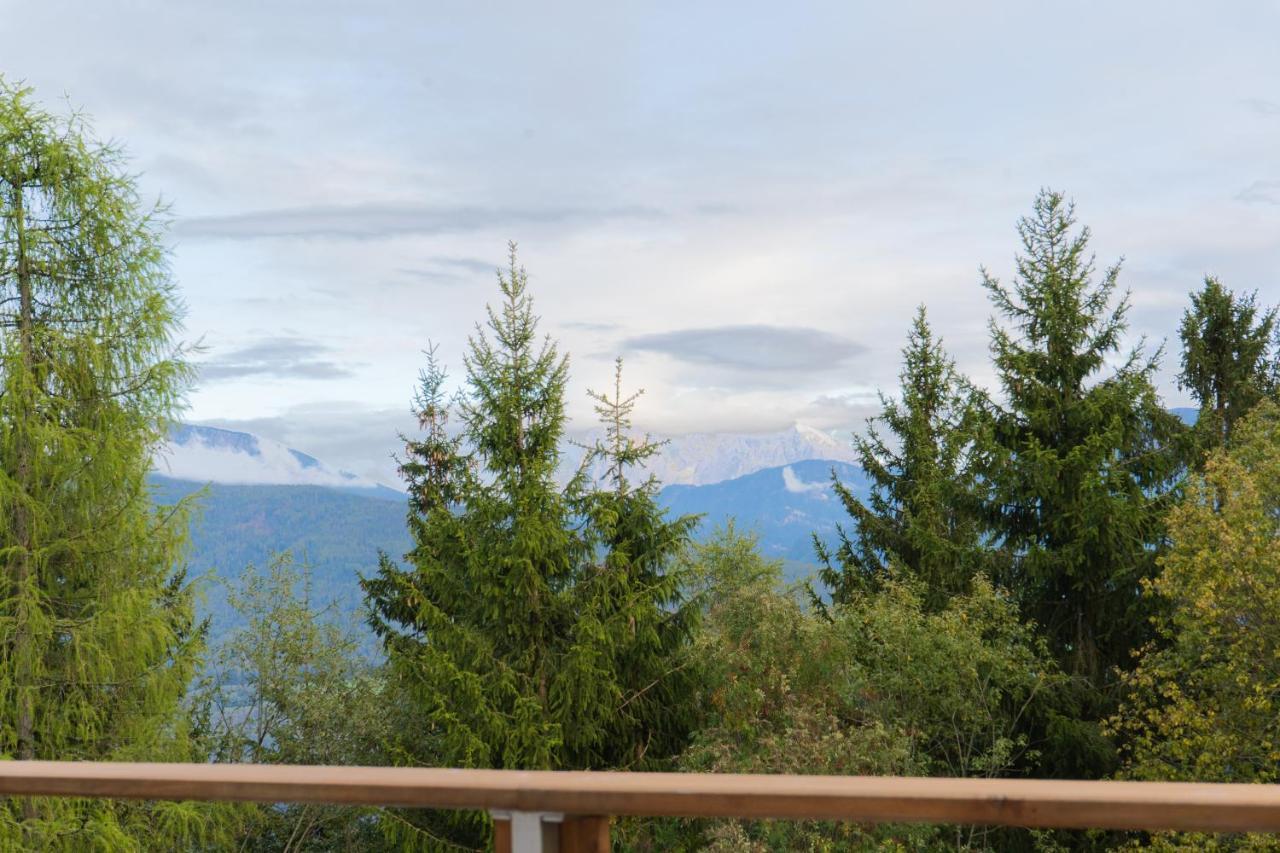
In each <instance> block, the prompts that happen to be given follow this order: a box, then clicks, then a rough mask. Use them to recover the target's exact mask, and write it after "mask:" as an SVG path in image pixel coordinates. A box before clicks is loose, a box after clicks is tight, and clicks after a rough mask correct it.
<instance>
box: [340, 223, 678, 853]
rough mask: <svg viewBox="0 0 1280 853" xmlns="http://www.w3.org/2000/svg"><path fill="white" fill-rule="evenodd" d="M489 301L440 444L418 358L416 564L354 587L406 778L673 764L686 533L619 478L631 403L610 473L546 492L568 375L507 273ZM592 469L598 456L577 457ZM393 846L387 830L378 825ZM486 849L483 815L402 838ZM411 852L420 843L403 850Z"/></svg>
mask: <svg viewBox="0 0 1280 853" xmlns="http://www.w3.org/2000/svg"><path fill="white" fill-rule="evenodd" d="M499 284H500V287H501V291H502V295H503V302H502V304H501V305H500V306H499V307H498V308H497V309H492V308H491V309H490V310H489V316H488V325H487V329H480V328H477V331H476V333H475V334H474V335H473V336H472V337H471V339H470V342H469V353H468V355H467V358H466V362H465V364H466V386H465V389H464V391H463V392H462V393H461V394H460V395H459V396H458V398H457V399H456V409H457V411H459V412H460V414H461V422H462V428H461V432H460V434H458V435H454V434H451V432H450V430H449V429H448V427H447V419H448V416H449V413H450V410H451V408H455V406H454V405H451V403H450V400H449V398H448V396H447V395H446V392H445V384H446V381H447V378H446V375H445V373H444V371H443V369H442V368H441V367H440V366H439V364H438V363H437V362H436V360H435V358H434V354H429V357H428V364H427V369H426V370H425V372H424V373H423V376H422V387H421V392H420V394H419V397H418V401H417V406H418V410H419V419H420V422H421V424H422V427H423V434H422V435H421V436H420V437H419V438H415V439H412V440H410V441H408V442H407V445H406V458H405V460H404V462H403V463H402V466H401V470H402V472H403V474H404V476H405V477H406V478H407V480H408V484H409V493H410V502H411V509H410V517H409V524H410V529H411V532H412V534H413V537H414V540H415V547H414V549H413V551H411V552H410V553H409V554H408V555H407V559H408V560H409V561H410V563H411V566H410V567H409V568H402V567H400V566H398V565H396V564H395V563H394V562H393V561H392V560H390V559H389V558H387V557H385V556H384V557H383V558H382V560H381V564H380V567H379V570H378V574H377V575H376V576H375V577H373V578H369V579H366V580H365V581H363V586H364V589H365V592H366V594H367V596H368V598H369V602H370V604H371V610H372V616H371V622H372V625H373V628H374V630H375V631H376V632H377V633H378V635H379V636H380V637H382V639H383V641H384V644H385V647H386V650H387V653H388V659H389V664H390V668H391V671H392V673H393V675H394V677H396V678H397V679H398V682H399V686H400V687H401V688H402V689H403V690H404V692H405V694H406V695H407V696H409V697H410V700H411V701H412V702H413V703H414V704H415V705H416V706H417V708H418V709H419V713H418V715H417V718H418V719H419V720H420V727H419V728H418V729H416V730H411V731H409V730H407V731H405V732H403V737H402V739H401V740H400V742H399V744H398V748H397V751H396V753H395V754H396V757H397V759H398V760H399V761H401V762H402V763H409V764H413V763H430V764H445V765H450V766H461V767H493V768H522V769H553V768H578V769H584V768H602V767H618V766H624V767H629V766H645V765H646V764H647V763H648V762H650V761H651V760H653V759H655V758H661V757H663V753H664V752H665V753H669V752H672V751H674V750H675V749H676V748H678V746H679V744H680V742H681V740H682V735H683V732H682V731H681V730H680V726H681V720H680V714H679V711H678V709H677V708H674V707H672V703H673V702H675V701H676V700H677V699H678V698H679V697H678V696H677V695H676V693H677V692H678V691H677V690H676V689H675V688H673V687H672V686H671V683H670V679H675V678H678V677H679V676H680V674H681V672H682V670H681V667H680V661H679V659H678V657H677V653H678V652H679V650H680V649H681V648H682V646H683V642H684V641H683V640H682V633H683V631H684V627H685V626H684V624H683V619H684V616H683V614H684V612H685V611H684V608H682V607H680V606H679V602H678V600H677V598H676V589H675V587H674V585H673V582H672V580H671V579H670V578H668V577H667V576H666V573H665V570H666V568H667V565H668V563H669V562H670V558H671V557H673V556H674V554H675V553H676V551H678V549H679V547H680V546H681V545H682V544H683V541H684V540H685V539H687V536H688V531H689V527H690V524H691V521H689V520H678V521H676V522H667V521H665V520H664V519H663V518H662V516H661V513H660V512H658V511H657V508H656V504H655V502H654V501H653V490H654V488H655V487H654V486H653V485H652V484H650V485H646V486H642V487H639V488H634V487H632V486H631V485H630V484H629V483H628V482H627V480H626V478H625V470H626V469H627V468H628V467H629V466H631V465H633V464H635V463H637V462H639V461H642V460H643V459H644V458H645V457H646V456H647V455H649V454H650V453H651V452H652V446H648V447H646V445H644V444H643V443H641V444H638V445H637V444H635V443H633V442H632V441H631V440H630V439H629V438H628V437H627V436H626V435H625V429H626V426H627V413H628V412H629V407H630V405H631V403H632V402H633V400H628V399H625V398H622V397H621V396H620V395H618V396H615V398H612V399H610V398H604V399H603V401H601V400H600V398H597V399H598V402H601V404H602V407H603V408H605V409H606V411H607V412H609V413H610V415H611V418H612V426H611V432H610V433H609V435H608V440H607V442H606V443H605V444H604V446H603V447H602V448H601V449H600V454H599V455H603V457H604V459H605V461H606V463H607V467H608V468H609V469H610V471H611V472H612V477H611V479H610V482H609V489H608V492H607V494H595V495H593V494H592V493H591V489H590V487H589V486H590V484H589V482H588V477H587V475H586V472H585V469H584V470H582V471H580V472H579V473H578V474H577V475H576V476H574V477H573V478H572V479H571V480H570V482H569V483H568V484H567V485H566V486H560V485H558V484H557V482H556V479H555V475H556V470H557V467H558V464H559V462H560V444H561V441H562V439H563V434H564V423H565V413H564V389H565V382H566V377H567V372H568V364H567V360H566V359H565V358H564V357H562V356H561V355H560V354H559V353H558V351H557V349H556V346H555V345H554V343H553V342H551V341H550V339H542V338H539V336H538V334H537V324H538V318H537V317H536V316H535V315H534V313H533V305H532V301H531V299H530V296H529V294H528V291H527V279H526V276H525V272H524V270H523V269H522V268H520V267H519V266H518V265H517V263H516V257H515V248H514V246H512V249H511V258H510V266H509V269H508V271H507V273H506V274H505V275H500V276H499ZM593 455H596V454H593ZM393 829H394V827H393ZM415 831H416V832H424V833H429V834H430V837H434V838H446V839H449V840H450V841H453V842H459V843H466V844H473V845H474V844H478V843H482V842H483V841H484V839H485V837H486V833H487V818H485V817H484V816H481V815H470V816H461V817H459V816H448V815H421V816H418V818H417V819H416V827H415V828H414V829H412V830H409V831H408V832H406V834H405V837H406V838H408V837H410V836H411V835H412V833H413V832H415ZM419 837H423V836H419Z"/></svg>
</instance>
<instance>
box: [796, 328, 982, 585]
mask: <svg viewBox="0 0 1280 853" xmlns="http://www.w3.org/2000/svg"><path fill="white" fill-rule="evenodd" d="M902 355H903V367H902V372H901V374H900V378H901V382H902V388H901V392H900V398H899V399H893V398H890V397H888V396H886V395H884V394H881V397H880V400H881V403H882V405H883V406H884V411H883V412H882V413H881V414H880V415H878V416H876V417H874V418H872V419H871V420H870V421H869V423H868V429H867V433H866V435H865V436H859V437H857V438H856V439H855V441H854V448H855V450H856V451H857V454H858V461H859V463H860V464H861V466H862V469H863V470H864V471H865V472H866V474H867V476H868V477H869V478H870V480H871V492H870V495H869V497H868V499H867V501H866V502H865V503H864V502H863V501H862V500H861V499H859V498H858V497H857V496H856V495H855V494H854V493H853V491H852V490H851V489H850V488H849V487H848V486H847V485H846V484H844V483H841V482H840V481H839V480H838V479H835V478H834V477H833V482H834V487H835V491H836V494H837V496H838V497H839V498H840V501H841V502H842V503H843V504H844V507H845V509H846V510H847V511H848V513H849V515H850V516H851V517H852V519H853V522H854V527H853V529H852V531H847V530H845V529H843V528H841V529H840V531H839V534H838V535H839V540H838V544H837V546H836V547H835V549H834V550H833V549H831V548H830V547H828V546H827V545H826V544H825V543H823V542H821V541H820V540H819V539H818V538H817V537H815V538H814V544H815V547H816V550H817V553H818V557H819V559H820V560H821V562H822V563H823V568H822V569H820V571H819V578H820V579H821V580H822V582H823V583H825V584H826V585H827V587H828V588H829V589H830V591H831V597H832V600H833V601H834V602H836V603H844V602H848V601H849V600H850V599H851V597H852V596H853V594H854V592H855V591H856V590H865V589H868V588H874V587H878V586H879V585H880V584H882V583H883V582H884V581H885V580H886V579H887V578H888V577H889V575H890V572H891V570H897V571H901V572H905V573H906V574H908V575H910V576H912V577H914V578H917V579H918V580H919V581H920V582H921V583H923V585H924V589H925V594H924V599H925V605H926V607H927V608H929V609H931V610H940V609H941V608H943V607H944V606H946V603H947V601H948V599H950V598H951V597H952V596H954V595H957V594H959V593H962V592H964V591H965V590H966V589H967V588H968V585H969V581H970V579H971V578H972V577H973V574H974V572H975V571H978V570H979V569H980V568H981V564H982V560H983V553H984V549H983V547H982V538H981V537H982V527H981V524H980V522H979V515H978V512H977V510H978V506H977V503H976V494H977V491H976V490H977V481H976V477H977V471H978V466H977V464H976V458H975V455H974V452H975V447H976V446H977V443H978V442H977V436H978V432H979V431H980V430H981V428H982V423H983V410H982V408H981V406H980V405H979V404H978V396H977V392H976V391H975V390H974V389H973V388H972V386H970V385H969V383H968V382H967V381H966V380H965V379H964V378H963V377H962V376H960V374H959V373H958V372H957V371H956V368H955V364H954V362H953V361H952V360H951V359H950V358H949V357H948V356H947V354H946V353H945V351H944V350H943V348H942V342H941V341H940V340H939V339H938V338H936V337H935V336H934V334H933V330H932V329H931V328H930V326H929V321H928V317H927V315H926V312H925V309H924V307H923V306H921V307H920V308H919V309H918V310H917V312H916V316H915V319H914V320H913V321H912V324H911V329H910V331H909V332H908V333H907V345H906V347H905V348H904V349H903V351H902ZM880 426H883V427H884V428H885V429H886V430H887V432H888V433H889V435H888V436H886V435H884V434H882V433H881V432H880V430H879V429H878V427H880Z"/></svg>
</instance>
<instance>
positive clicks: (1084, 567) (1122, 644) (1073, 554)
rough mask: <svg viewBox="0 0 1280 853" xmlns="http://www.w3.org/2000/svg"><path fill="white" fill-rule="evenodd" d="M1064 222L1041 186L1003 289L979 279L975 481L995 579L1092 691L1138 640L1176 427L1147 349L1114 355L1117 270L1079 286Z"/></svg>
mask: <svg viewBox="0 0 1280 853" xmlns="http://www.w3.org/2000/svg"><path fill="white" fill-rule="evenodd" d="M1074 226H1075V216H1074V208H1073V205H1072V204H1071V203H1069V202H1068V201H1067V200H1066V199H1064V198H1063V196H1062V195H1061V194H1060V193H1056V192H1050V191H1047V190H1046V191H1042V192H1041V193H1040V195H1039V196H1038V197H1037V198H1036V200H1035V206H1034V212H1033V213H1032V215H1031V216H1029V217H1026V218H1023V219H1022V220H1021V221H1020V222H1019V225H1018V233H1019V236H1020V237H1021V242H1022V249H1023V252H1022V254H1021V255H1020V256H1019V257H1018V259H1017V279H1016V281H1015V282H1014V284H1013V285H1012V286H1005V285H1003V284H1001V283H1000V282H999V281H997V280H996V279H995V278H992V277H991V276H990V275H988V274H987V273H986V272H985V270H984V272H983V278H984V285H985V287H986V289H987V291H988V292H989V294H990V297H991V300H992V303H993V304H994V306H995V308H996V311H997V312H998V315H999V316H1000V317H1002V318H1003V319H1004V320H1005V321H1006V324H1005V325H1001V324H1000V323H999V322H998V321H997V320H996V319H995V318H993V319H992V321H991V350H992V357H993V359H994V362H995V368H996V372H997V374H998V376H999V378H1000V384H1001V386H1002V388H1003V391H1004V396H1005V401H1004V403H1003V405H1001V406H1000V407H998V410H997V412H996V413H995V423H994V432H993V441H992V442H991V448H990V453H991V456H990V458H991V463H992V464H991V468H990V471H989V473H988V474H987V475H986V479H987V480H988V481H989V485H990V487H991V500H990V503H989V514H990V522H991V524H992V525H993V531H994V534H995V535H994V539H993V541H994V543H995V544H997V545H999V546H1001V547H1003V549H1004V550H1005V551H1006V552H1007V554H1008V556H1009V558H1010V559H1011V565H1010V568H1009V571H1008V572H1007V573H1005V576H1004V577H1003V578H1002V579H1001V580H1002V581H1003V583H1004V585H1005V586H1007V587H1008V588H1009V589H1011V590H1013V591H1014V592H1015V594H1016V595H1017V596H1018V597H1019V598H1020V599H1021V601H1022V603H1023V606H1024V609H1025V611H1026V613H1027V615H1028V616H1030V617H1031V618H1033V619H1034V620H1035V621H1036V622H1037V623H1038V624H1039V625H1040V626H1041V628H1042V630H1043V631H1044V632H1045V633H1046V635H1047V637H1048V639H1049V642H1050V644H1051V646H1052V648H1053V650H1054V651H1055V652H1056V653H1057V655H1058V656H1059V657H1060V659H1061V660H1062V661H1063V662H1064V668H1065V669H1066V670H1067V671H1068V672H1069V673H1072V674H1075V675H1083V676H1086V677H1088V678H1089V679H1090V680H1091V681H1092V682H1093V683H1094V684H1098V683H1100V682H1101V681H1102V680H1103V677H1104V674H1106V673H1108V672H1109V671H1110V670H1111V668H1112V667H1114V666H1124V665H1125V664H1127V663H1128V661H1129V652H1130V650H1131V649H1133V648H1136V647H1137V646H1138V645H1139V644H1140V643H1141V642H1142V640H1143V639H1144V638H1145V637H1146V636H1147V634H1148V622H1147V617H1148V612H1147V607H1146V603H1145V600H1144V599H1143V597H1142V596H1141V595H1140V594H1139V588H1140V584H1141V583H1142V581H1143V580H1144V579H1146V578H1149V577H1151V575H1152V574H1153V571H1154V568H1155V557H1156V552H1157V549H1158V548H1159V546H1160V545H1161V544H1162V543H1163V541H1164V530H1163V525H1162V519H1163V516H1164V514H1165V512H1166V511H1167V509H1168V507H1169V506H1170V503H1171V501H1172V497H1173V492H1172V489H1173V486H1174V483H1175V480H1176V478H1177V476H1178V475H1179V465H1178V453H1177V452H1176V450H1175V445H1176V444H1177V440H1178V436H1179V433H1180V429H1181V426H1180V423H1179V422H1178V420H1177V418H1176V417H1174V416H1173V415H1172V414H1170V413H1168V412H1167V411H1165V409H1164V408H1163V406H1162V405H1161V402H1160V400H1159V398H1158V397H1157V395H1156V391H1155V388H1154V387H1153V385H1152V374H1153V373H1154V371H1155V370H1156V367H1157V361H1158V358H1159V353H1158V352H1157V353H1156V354H1155V355H1152V356H1150V357H1148V356H1146V355H1144V353H1143V350H1142V347H1141V345H1140V344H1139V345H1138V346H1136V347H1134V348H1133V349H1131V350H1129V351H1128V352H1124V351H1123V346H1124V342H1123V336H1124V333H1125V330H1126V321H1125V314H1126V312H1127V310H1128V304H1129V303H1128V296H1127V295H1122V296H1120V297H1119V299H1118V300H1117V299H1116V287H1117V278H1118V275H1119V267H1118V265H1117V266H1113V267H1110V268H1108V269H1107V270H1106V271H1105V272H1104V273H1103V274H1102V276H1101V277H1100V278H1098V279H1097V280H1096V281H1095V278H1094V259H1093V257H1092V256H1091V255H1090V254H1089V251H1088V247H1089V237H1090V234H1089V229H1088V228H1080V229H1078V230H1076V229H1075V227H1074ZM1115 362H1118V365H1117V366H1115V367H1112V366H1111V365H1112V364H1113V363H1115Z"/></svg>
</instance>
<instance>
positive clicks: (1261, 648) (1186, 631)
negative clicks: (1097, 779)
mask: <svg viewBox="0 0 1280 853" xmlns="http://www.w3.org/2000/svg"><path fill="white" fill-rule="evenodd" d="M1277 518H1280V406H1278V405H1277V404H1276V403H1274V402H1271V401H1264V402H1262V403H1260V404H1258V406H1257V407H1256V408H1255V409H1254V411H1253V413H1251V414H1250V415H1248V416H1246V417H1245V418H1244V419H1243V420H1240V421H1238V422H1237V424H1236V426H1235V430H1234V433H1233V439H1232V446H1231V447H1230V448H1228V449H1219V450H1217V451H1215V452H1214V453H1213V454H1211V455H1210V457H1209V459H1208V461H1207V463H1206V465H1205V470H1204V472H1203V474H1202V475H1196V476H1193V477H1192V478H1191V482H1190V484H1189V486H1188V489H1187V497H1186V500H1185V501H1184V502H1183V503H1182V504H1181V505H1180V506H1178V507H1177V508H1175V509H1174V510H1173V512H1172V513H1171V515H1170V519H1169V529H1170V536H1171V538H1172V540H1173V544H1172V547H1171V548H1170V550H1169V552H1168V553H1167V554H1166V555H1165V556H1164V557H1163V558H1162V560H1161V563H1160V568H1161V571H1160V574H1159V575H1158V576H1157V577H1155V578H1154V579H1153V580H1151V581H1149V582H1148V583H1147V584H1146V588H1147V590H1148V591H1149V593H1150V594H1151V595H1153V596H1155V597H1156V598H1157V599H1158V600H1160V601H1161V602H1163V603H1164V604H1165V605H1166V606H1164V607H1162V608H1161V609H1159V610H1157V612H1156V616H1155V619H1154V624H1155V628H1156V636H1157V639H1156V640H1155V641H1153V642H1151V643H1149V644H1147V645H1146V646H1145V647H1143V649H1141V651H1140V653H1139V657H1138V665H1137V667H1136V668H1135V669H1134V670H1133V671H1132V672H1131V673H1129V674H1128V675H1127V676H1126V677H1125V688H1126V691H1127V692H1126V697H1125V700H1124V703H1123V704H1122V705H1121V707H1120V710H1119V712H1118V713H1117V714H1116V715H1115V716H1114V717H1113V718H1112V719H1111V720H1110V722H1109V725H1110V727H1111V729H1112V730H1113V731H1114V732H1115V733H1116V735H1117V736H1119V737H1122V738H1123V739H1124V741H1125V743H1126V744H1127V746H1126V748H1125V750H1124V757H1125V759H1126V761H1125V766H1124V771H1123V775H1125V776H1126V777H1128V778H1133V779H1147V780H1175V781H1203V782H1268V783H1274V782H1277V781H1280V772H1278V771H1280V713H1277V712H1278V711H1280V708H1277V704H1276V697H1277V696H1278V695H1280V665H1278V662H1280V552H1277V550H1276V541H1277V535H1280V529H1278V528H1277ZM1164 841H1166V842H1168V843H1167V844H1166V846H1177V847H1179V848H1187V847H1205V848H1208V849H1270V848H1266V847H1265V844H1266V843H1268V839H1262V838H1251V839H1250V838H1243V839H1242V838H1227V837H1222V838H1216V839H1212V838H1207V837H1191V836H1183V835H1178V836H1170V837H1169V838H1167V839H1164ZM1270 843H1274V842H1273V841H1271V842H1270ZM1259 845H1263V846H1259Z"/></svg>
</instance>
